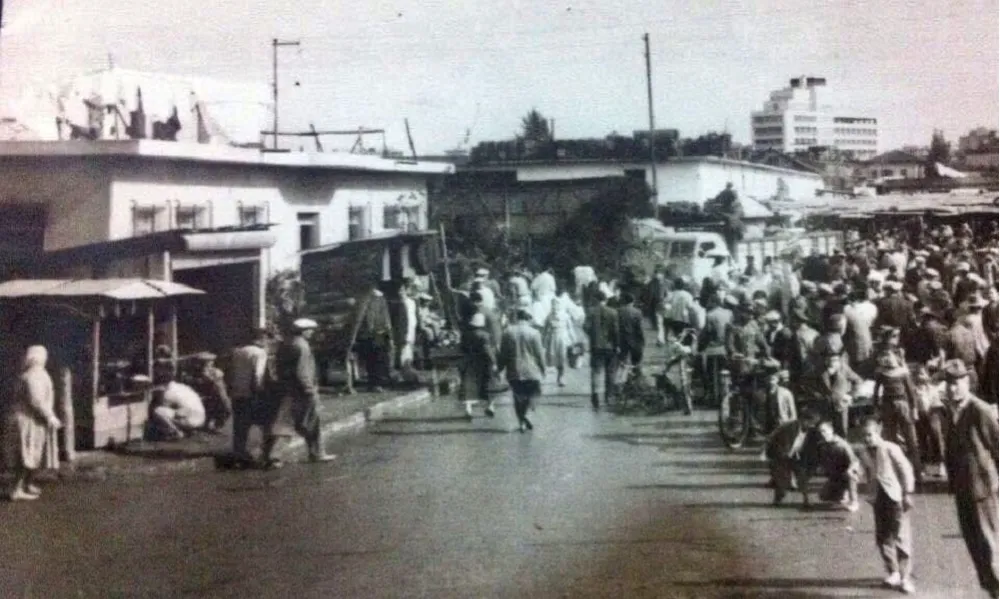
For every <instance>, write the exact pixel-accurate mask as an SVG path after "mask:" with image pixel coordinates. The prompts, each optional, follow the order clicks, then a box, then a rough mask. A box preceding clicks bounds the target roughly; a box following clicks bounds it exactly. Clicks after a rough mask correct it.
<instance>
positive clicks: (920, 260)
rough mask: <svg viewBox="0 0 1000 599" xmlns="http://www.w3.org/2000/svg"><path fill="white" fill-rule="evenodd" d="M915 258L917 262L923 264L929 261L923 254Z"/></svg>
mask: <svg viewBox="0 0 1000 599" xmlns="http://www.w3.org/2000/svg"><path fill="white" fill-rule="evenodd" d="M913 260H914V262H916V263H917V264H923V263H924V262H927V256H925V255H923V254H917V256H916V257H915V258H914V259H913Z"/></svg>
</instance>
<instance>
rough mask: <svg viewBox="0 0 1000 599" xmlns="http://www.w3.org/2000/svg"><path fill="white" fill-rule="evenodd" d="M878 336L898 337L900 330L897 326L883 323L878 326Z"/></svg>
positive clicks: (882, 337)
mask: <svg viewBox="0 0 1000 599" xmlns="http://www.w3.org/2000/svg"><path fill="white" fill-rule="evenodd" d="M877 330H878V336H879V338H880V339H886V338H889V337H898V336H899V334H900V330H899V329H898V328H897V327H894V326H891V325H887V324H883V325H881V326H879V327H878V329H877Z"/></svg>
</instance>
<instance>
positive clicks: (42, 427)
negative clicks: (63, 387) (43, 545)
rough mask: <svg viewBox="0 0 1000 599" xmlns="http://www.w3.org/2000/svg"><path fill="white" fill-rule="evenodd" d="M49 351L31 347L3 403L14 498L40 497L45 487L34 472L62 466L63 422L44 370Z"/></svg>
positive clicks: (6, 457) (6, 453) (7, 461)
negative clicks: (59, 433) (60, 440)
mask: <svg viewBox="0 0 1000 599" xmlns="http://www.w3.org/2000/svg"><path fill="white" fill-rule="evenodd" d="M48 359H49V353H48V351H47V350H46V349H45V348H44V347H43V346H41V345H33V346H31V347H29V348H28V350H27V352H25V356H24V364H23V366H22V368H21V374H20V375H19V376H18V377H17V380H16V381H15V383H14V388H13V389H12V391H11V393H10V395H8V397H7V398H6V399H7V401H6V402H5V405H4V406H3V412H4V413H3V435H2V437H0V438H2V439H3V454H4V462H5V465H6V466H7V470H8V471H9V472H11V473H13V475H14V484H13V486H12V487H11V489H10V490H9V491H8V493H7V497H8V499H10V500H11V501H31V500H34V499H38V498H39V497H40V496H41V494H42V489H41V488H40V487H39V486H38V485H37V484H35V474H36V473H37V472H38V471H39V470H43V469H58V468H59V444H58V439H57V438H56V431H57V430H58V429H60V428H62V422H60V420H59V418H57V417H56V413H55V392H54V391H53V387H52V378H51V377H50V376H49V374H48V372H47V371H46V370H45V364H46V362H47V361H48Z"/></svg>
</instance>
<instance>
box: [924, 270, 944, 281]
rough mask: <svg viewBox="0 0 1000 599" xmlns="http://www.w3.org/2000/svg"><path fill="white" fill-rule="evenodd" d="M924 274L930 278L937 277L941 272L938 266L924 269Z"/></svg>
mask: <svg viewBox="0 0 1000 599" xmlns="http://www.w3.org/2000/svg"><path fill="white" fill-rule="evenodd" d="M924 276H925V277H927V278H929V279H936V278H938V277H940V276H941V273H939V272H938V271H937V269H936V268H928V269H927V270H925V271H924Z"/></svg>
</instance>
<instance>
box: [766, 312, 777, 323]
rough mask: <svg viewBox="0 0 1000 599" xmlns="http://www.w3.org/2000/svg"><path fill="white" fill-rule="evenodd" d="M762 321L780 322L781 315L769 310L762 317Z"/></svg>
mask: <svg viewBox="0 0 1000 599" xmlns="http://www.w3.org/2000/svg"><path fill="white" fill-rule="evenodd" d="M764 320H765V321H767V322H781V314H780V313H779V312H778V311H777V310H771V311H770V312H768V313H767V314H765V315H764Z"/></svg>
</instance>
